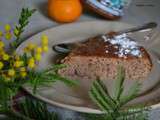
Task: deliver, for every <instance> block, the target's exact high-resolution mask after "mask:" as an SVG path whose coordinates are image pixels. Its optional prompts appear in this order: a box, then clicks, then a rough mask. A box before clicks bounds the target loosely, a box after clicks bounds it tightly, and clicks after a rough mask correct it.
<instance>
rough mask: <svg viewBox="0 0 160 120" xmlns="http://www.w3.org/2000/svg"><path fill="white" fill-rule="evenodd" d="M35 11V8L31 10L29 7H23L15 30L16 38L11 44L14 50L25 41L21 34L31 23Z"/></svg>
mask: <svg viewBox="0 0 160 120" xmlns="http://www.w3.org/2000/svg"><path fill="white" fill-rule="evenodd" d="M35 11H36V10H35V9H31V10H30V9H28V8H22V11H21V14H20V18H19V21H18V25H16V26H15V30H14V35H15V37H16V40H15V41H14V42H12V44H11V48H12V50H15V49H16V48H17V47H18V46H19V45H20V44H21V43H22V42H23V40H22V39H21V35H22V33H23V32H24V29H25V27H26V26H27V25H28V23H29V18H30V17H31V16H32V15H33V13H34V12H35Z"/></svg>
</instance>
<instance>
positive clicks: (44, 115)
mask: <svg viewBox="0 0 160 120" xmlns="http://www.w3.org/2000/svg"><path fill="white" fill-rule="evenodd" d="M18 108H19V109H20V113H21V115H23V116H27V118H30V119H34V120H58V116H57V114H56V113H54V112H48V110H47V105H46V104H45V103H42V102H38V101H33V100H32V99H30V98H26V99H25V101H24V102H22V103H20V104H19V105H18Z"/></svg>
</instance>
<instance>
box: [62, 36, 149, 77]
mask: <svg viewBox="0 0 160 120" xmlns="http://www.w3.org/2000/svg"><path fill="white" fill-rule="evenodd" d="M61 63H63V64H66V65H67V67H66V68H63V69H61V70H60V71H59V73H60V74H61V75H63V76H66V77H69V78H71V79H84V78H85V79H86V78H87V79H92V80H95V79H97V78H99V79H101V80H112V79H115V76H116V74H117V68H118V66H123V67H124V68H125V72H126V79H130V80H143V79H145V78H146V77H147V76H148V74H149V73H150V71H151V68H152V63H151V60H150V56H149V54H148V53H147V51H146V50H145V49H144V47H142V46H139V45H138V44H137V43H136V42H135V41H133V40H132V39H131V38H129V37H127V36H126V35H125V34H123V35H119V36H114V37H112V38H107V37H106V36H105V35H103V36H101V37H99V36H98V37H94V38H90V39H89V40H87V41H86V42H85V43H82V44H80V45H77V46H76V47H75V48H74V49H73V50H72V52H71V53H70V54H69V55H68V56H67V57H65V58H64V59H63V60H62V61H61Z"/></svg>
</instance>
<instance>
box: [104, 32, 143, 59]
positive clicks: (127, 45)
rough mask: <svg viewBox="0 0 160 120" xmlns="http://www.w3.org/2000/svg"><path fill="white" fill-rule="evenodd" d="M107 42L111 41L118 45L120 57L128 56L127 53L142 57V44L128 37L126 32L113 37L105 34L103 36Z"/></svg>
mask: <svg viewBox="0 0 160 120" xmlns="http://www.w3.org/2000/svg"><path fill="white" fill-rule="evenodd" d="M102 38H103V39H104V41H105V42H110V43H111V44H113V45H116V46H117V45H118V46H119V47H118V52H116V53H115V54H117V55H118V56H119V57H124V58H126V55H129V54H130V55H132V56H136V57H141V51H140V46H139V45H138V44H137V42H135V41H133V40H131V39H130V38H129V37H127V35H126V34H121V35H117V36H114V37H113V38H107V37H106V36H105V35H103V36H102Z"/></svg>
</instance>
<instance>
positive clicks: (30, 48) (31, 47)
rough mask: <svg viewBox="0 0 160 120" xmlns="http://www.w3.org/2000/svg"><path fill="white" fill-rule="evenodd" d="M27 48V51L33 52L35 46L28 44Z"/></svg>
mask: <svg viewBox="0 0 160 120" xmlns="http://www.w3.org/2000/svg"><path fill="white" fill-rule="evenodd" d="M27 47H28V49H29V50H33V49H34V48H35V47H36V45H35V44H33V43H29V44H28V46H27Z"/></svg>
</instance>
